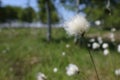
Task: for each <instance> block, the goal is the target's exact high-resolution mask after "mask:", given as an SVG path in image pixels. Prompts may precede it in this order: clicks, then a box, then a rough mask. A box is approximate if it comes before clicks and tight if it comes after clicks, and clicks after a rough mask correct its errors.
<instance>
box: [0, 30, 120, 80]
mask: <svg viewBox="0 0 120 80" xmlns="http://www.w3.org/2000/svg"><path fill="white" fill-rule="evenodd" d="M46 32H47V30H46V28H9V29H8V28H1V29H0V80H37V79H36V75H37V73H38V72H42V73H44V74H45V75H46V76H47V80H97V77H96V73H95V70H94V67H93V64H92V62H91V59H90V56H89V54H88V51H87V49H86V48H85V47H81V46H79V45H75V44H74V42H73V39H74V38H73V37H68V35H67V34H66V32H65V31H64V29H62V28H53V29H52V41H51V42H47V41H46ZM108 32H109V31H103V30H96V29H91V30H90V31H89V32H88V33H87V34H88V36H91V35H92V34H99V35H103V36H104V37H105V35H104V34H106V33H108ZM116 33H119V32H116ZM66 45H70V47H69V48H66ZM63 52H65V53H66V54H65V55H64V56H63V55H62V53H63ZM91 52H92V56H93V58H94V61H95V65H96V67H97V71H98V74H99V78H100V80H120V77H119V76H116V75H115V74H114V71H115V70H116V69H119V68H120V54H119V53H118V52H117V50H116V48H115V49H114V50H113V49H110V54H108V55H107V56H104V55H103V51H102V50H97V51H93V50H91ZM70 63H73V64H76V65H77V66H78V67H79V69H80V73H79V74H77V75H73V76H67V74H66V66H68V64H70ZM54 68H57V69H58V71H57V72H56V73H55V72H53V69H54Z"/></svg>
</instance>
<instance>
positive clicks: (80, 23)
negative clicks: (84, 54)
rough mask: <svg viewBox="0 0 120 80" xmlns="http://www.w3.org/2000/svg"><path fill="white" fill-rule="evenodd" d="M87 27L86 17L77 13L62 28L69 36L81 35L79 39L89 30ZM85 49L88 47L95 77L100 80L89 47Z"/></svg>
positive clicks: (88, 25)
mask: <svg viewBox="0 0 120 80" xmlns="http://www.w3.org/2000/svg"><path fill="white" fill-rule="evenodd" d="M89 27H90V24H89V22H88V21H87V19H86V18H85V17H83V16H82V15H79V14H78V15H76V16H74V17H73V18H72V19H71V20H69V21H67V22H65V27H64V29H65V30H66V32H67V34H69V35H70V36H79V37H81V39H85V37H84V34H85V33H86V32H87V31H88V30H89ZM85 43H86V44H87V41H86V39H85ZM87 49H88V52H89V55H90V59H91V61H92V63H93V66H94V69H95V72H96V76H97V79H98V80H100V79H99V76H98V72H97V69H96V65H95V62H94V59H93V56H92V54H91V52H90V50H89V48H87ZM67 69H69V68H67ZM67 73H68V72H67Z"/></svg>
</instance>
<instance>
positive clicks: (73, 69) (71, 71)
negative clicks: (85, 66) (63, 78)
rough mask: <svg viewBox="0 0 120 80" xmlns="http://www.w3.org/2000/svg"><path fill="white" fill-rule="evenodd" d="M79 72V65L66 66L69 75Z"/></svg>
mask: <svg viewBox="0 0 120 80" xmlns="http://www.w3.org/2000/svg"><path fill="white" fill-rule="evenodd" d="M77 73H79V69H78V67H77V66H76V65H75V64H69V65H68V66H67V67H66V74H67V75H68V76H72V75H75V74H77Z"/></svg>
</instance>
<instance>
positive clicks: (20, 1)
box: [2, 0, 84, 20]
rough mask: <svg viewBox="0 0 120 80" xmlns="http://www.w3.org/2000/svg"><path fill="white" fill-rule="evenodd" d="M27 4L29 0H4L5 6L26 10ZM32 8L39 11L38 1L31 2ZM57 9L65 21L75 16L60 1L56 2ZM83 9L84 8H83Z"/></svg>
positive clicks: (31, 0)
mask: <svg viewBox="0 0 120 80" xmlns="http://www.w3.org/2000/svg"><path fill="white" fill-rule="evenodd" d="M27 3H28V0H2V5H3V6H6V5H11V6H19V7H22V8H26V7H27ZM30 6H31V7H32V8H34V10H35V11H38V10H39V9H38V5H37V0H30ZM55 7H56V8H57V12H58V13H59V16H60V17H61V18H62V19H63V20H68V19H70V18H71V17H72V16H74V15H75V12H73V11H69V10H66V9H65V8H64V7H63V6H62V5H61V4H59V0H56V2H55ZM83 7H84V6H81V8H83ZM81 14H82V15H84V13H81Z"/></svg>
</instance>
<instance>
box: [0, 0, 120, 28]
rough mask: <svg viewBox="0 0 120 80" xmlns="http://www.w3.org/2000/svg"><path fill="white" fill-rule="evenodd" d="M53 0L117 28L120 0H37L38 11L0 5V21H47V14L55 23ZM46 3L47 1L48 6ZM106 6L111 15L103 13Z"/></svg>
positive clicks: (55, 12)
mask: <svg viewBox="0 0 120 80" xmlns="http://www.w3.org/2000/svg"><path fill="white" fill-rule="evenodd" d="M55 1H58V2H59V3H60V4H62V5H63V7H64V8H65V9H69V10H71V11H73V12H76V9H77V8H78V9H77V11H78V13H80V12H84V13H85V14H86V17H87V19H88V20H89V21H90V22H91V23H92V22H94V21H96V20H100V21H101V22H102V24H103V26H104V27H106V28H110V27H116V28H119V25H120V23H119V22H120V18H119V16H120V14H119V13H120V0H37V3H38V7H39V12H36V11H34V9H33V8H31V7H27V8H24V9H23V8H20V7H12V6H5V7H0V22H6V21H9V20H18V21H26V22H32V21H36V20H38V21H41V22H43V23H47V22H48V15H49V16H50V17H49V18H50V19H49V20H50V21H51V23H57V22H59V13H57V10H56V8H55ZM77 2H78V3H77ZM109 2H110V3H109ZM46 3H49V7H48V8H47V4H46ZM0 5H1V0H0ZM78 5H79V6H78ZM80 5H84V6H85V7H84V8H83V9H81V8H80V7H81V6H80ZM107 8H108V11H110V13H111V15H108V13H107V14H106V13H105V11H106V9H107ZM47 13H49V14H47ZM68 14H69V13H68Z"/></svg>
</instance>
